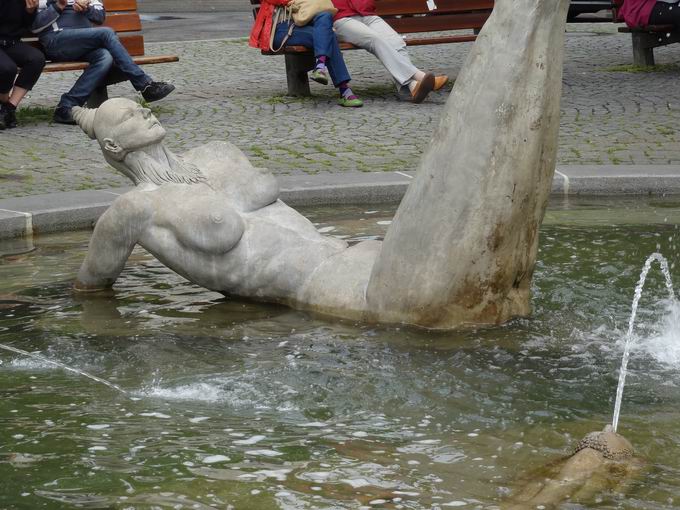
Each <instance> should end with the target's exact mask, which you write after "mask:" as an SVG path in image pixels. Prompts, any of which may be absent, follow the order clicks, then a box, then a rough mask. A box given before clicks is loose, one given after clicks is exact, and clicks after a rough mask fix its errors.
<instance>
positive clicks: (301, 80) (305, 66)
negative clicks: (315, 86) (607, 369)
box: [286, 53, 314, 96]
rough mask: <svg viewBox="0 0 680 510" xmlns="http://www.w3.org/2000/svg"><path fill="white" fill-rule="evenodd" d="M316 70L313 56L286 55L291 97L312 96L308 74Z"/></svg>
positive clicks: (287, 77)
mask: <svg viewBox="0 0 680 510" xmlns="http://www.w3.org/2000/svg"><path fill="white" fill-rule="evenodd" d="M313 68H314V56H313V55H294V54H290V53H287V54H286V79H287V80H288V95H289V96H311V95H312V92H311V91H310V90H309V79H308V78H307V72H308V71H309V70H310V69H313Z"/></svg>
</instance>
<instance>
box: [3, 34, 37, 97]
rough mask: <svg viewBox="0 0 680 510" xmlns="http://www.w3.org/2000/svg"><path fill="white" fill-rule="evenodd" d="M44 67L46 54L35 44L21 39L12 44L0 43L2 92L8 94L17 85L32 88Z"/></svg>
mask: <svg viewBox="0 0 680 510" xmlns="http://www.w3.org/2000/svg"><path fill="white" fill-rule="evenodd" d="M43 67H45V55H43V53H42V52H41V51H40V50H37V49H35V48H34V47H33V46H30V45H28V44H26V43H23V42H20V41H19V42H16V43H14V44H12V45H10V46H1V45H0V94H7V93H8V92H9V91H10V90H12V87H13V86H15V85H16V86H17V87H21V88H22V89H26V90H31V89H32V88H33V85H35V83H36V82H37V81H38V78H40V73H42V70H43ZM19 68H21V70H19ZM17 72H19V76H17ZM15 78H16V81H15Z"/></svg>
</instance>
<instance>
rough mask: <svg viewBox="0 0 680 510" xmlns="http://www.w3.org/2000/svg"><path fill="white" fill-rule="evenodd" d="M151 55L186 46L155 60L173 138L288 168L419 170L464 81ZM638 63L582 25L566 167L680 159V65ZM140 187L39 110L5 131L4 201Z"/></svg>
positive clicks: (234, 50)
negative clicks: (640, 68)
mask: <svg viewBox="0 0 680 510" xmlns="http://www.w3.org/2000/svg"><path fill="white" fill-rule="evenodd" d="M244 35H245V34H244ZM470 47H471V43H463V44H448V45H432V46H421V47H412V48H410V49H409V53H410V54H411V56H412V59H413V61H414V63H415V64H416V65H417V66H419V67H421V68H424V69H428V70H429V69H432V70H435V71H437V72H444V73H447V74H448V75H449V76H451V77H452V78H454V77H455V76H456V75H457V74H458V72H459V70H460V68H461V66H462V65H463V62H464V61H465V58H466V55H467V54H468V52H469V50H470ZM147 53H148V54H151V55H152V54H160V53H174V54H177V55H179V56H180V62H178V63H173V64H163V65H154V66H148V67H147V68H146V70H147V72H149V73H150V74H151V75H152V76H153V77H154V78H155V79H159V80H168V81H171V82H173V83H174V84H175V85H176V86H177V91H176V92H175V93H173V94H172V95H171V96H169V97H168V98H167V99H165V100H163V101H161V102H159V103H155V105H154V106H153V109H154V112H155V113H156V115H157V116H158V118H159V119H160V120H161V122H162V123H163V125H164V126H165V128H166V129H167V131H168V136H167V139H166V142H167V144H168V146H169V147H170V148H171V149H173V150H175V151H177V152H182V151H185V150H188V149H190V148H192V147H195V146H198V145H201V144H203V143H206V142H207V141H209V140H229V141H230V142H233V143H234V144H236V145H237V146H238V147H240V148H241V149H242V150H243V151H244V152H245V153H246V154H247V155H248V157H249V158H250V159H251V160H252V162H253V164H254V165H256V166H261V167H268V168H270V169H271V170H272V171H273V172H275V173H277V174H280V175H300V174H305V173H307V174H312V175H313V174H320V173H321V174H323V173H341V172H350V171H393V170H400V171H401V170H412V169H415V168H416V166H417V163H418V160H419V158H420V156H421V154H422V152H423V150H424V148H425V147H426V144H427V143H428V141H429V139H430V137H431V135H432V133H433V131H434V129H435V128H436V126H437V124H438V121H439V115H440V112H441V110H442V105H443V104H444V103H445V101H446V100H447V98H448V90H450V87H449V89H448V90H445V91H441V92H437V93H433V94H431V95H430V97H429V98H428V99H427V100H426V101H425V102H424V103H423V104H421V105H414V104H411V103H409V102H407V101H401V100H399V99H398V97H397V94H396V91H395V88H394V87H393V85H392V84H391V81H390V79H389V77H388V75H387V73H386V71H385V70H384V69H383V67H382V66H381V65H380V63H379V62H378V61H377V60H376V59H375V58H374V57H372V56H371V55H370V54H368V53H366V52H364V51H349V52H345V53H344V55H345V58H346V61H347V65H348V68H349V70H350V72H351V73H352V76H353V81H352V86H353V89H354V90H355V91H356V92H357V93H358V94H359V95H360V96H361V97H362V98H363V99H364V101H365V106H364V107H363V108H358V109H352V108H341V107H339V106H337V105H336V91H335V90H334V89H333V88H332V87H330V86H329V87H322V86H320V85H318V84H312V93H313V94H314V97H312V98H302V99H300V98H289V97H286V96H285V91H286V80H285V71H284V60H283V58H281V57H269V56H262V55H261V54H260V52H259V51H258V50H255V49H252V48H249V47H248V46H247V43H246V41H245V39H224V40H213V41H193V42H191V41H184V42H179V43H167V42H165V43H148V44H147ZM655 55H656V59H657V62H658V63H660V64H669V63H674V62H677V61H678V60H679V57H680V45H677V44H676V45H671V46H668V47H665V48H659V49H657V50H656V51H655ZM631 60H632V51H631V42H630V36H629V35H625V34H618V33H616V26H615V25H614V24H607V23H602V24H597V25H589V24H581V25H570V26H569V33H568V34H567V38H566V61H565V70H564V90H563V98H562V116H561V132H560V140H559V142H560V145H559V153H558V163H559V164H586V165H587V164H603V163H606V164H669V163H671V162H673V163H674V162H677V161H679V160H680V144H678V141H679V140H680V128H677V129H676V127H677V126H680V96H678V94H677V84H678V83H679V82H680V67H678V68H675V67H670V68H668V69H667V70H666V71H664V72H652V73H630V72H615V71H612V69H615V68H616V67H615V66H623V65H628V64H630V63H631ZM77 76H78V73H50V74H46V75H44V76H43V77H42V78H41V80H40V81H39V82H38V84H37V86H36V87H35V90H34V91H32V92H31V94H30V97H29V98H28V99H27V101H26V102H25V103H24V105H25V106H26V107H28V108H29V109H31V108H32V109H33V110H32V117H33V118H36V117H38V116H40V117H41V118H43V119H45V118H49V112H48V111H47V109H48V108H52V107H53V106H54V105H55V104H56V103H57V102H58V100H59V95H60V94H61V93H62V92H63V91H65V90H67V89H68V88H69V87H70V85H71V84H72V83H73V81H74V80H75V79H76V77H77ZM109 95H110V96H111V97H116V96H123V97H129V98H138V97H139V96H138V95H137V94H136V93H135V92H134V90H133V89H132V87H131V86H130V85H129V84H128V83H123V84H118V85H115V86H113V87H111V88H110V90H109ZM22 114H23V115H25V112H23V113H22ZM472 149H473V150H474V148H472ZM128 184H129V182H128V181H127V180H126V179H125V178H124V177H122V176H121V175H119V174H118V173H116V172H115V171H114V170H113V169H112V168H110V167H109V166H108V165H107V164H106V163H105V161H104V159H103V157H102V156H101V153H100V151H99V148H98V146H97V144H96V143H95V142H93V141H92V140H89V139H88V138H87V137H86V136H85V135H84V134H83V133H82V132H81V131H80V129H79V128H77V127H69V126H61V125H56V124H52V123H51V122H49V121H47V120H30V119H29V121H27V122H26V123H25V124H24V125H22V126H21V127H20V128H18V129H13V130H7V131H3V132H1V133H0V198H7V197H17V196H26V195H34V194H42V193H50V192H57V191H69V190H87V189H104V188H112V187H121V186H126V185H128Z"/></svg>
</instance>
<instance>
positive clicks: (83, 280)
mask: <svg viewBox="0 0 680 510" xmlns="http://www.w3.org/2000/svg"><path fill="white" fill-rule="evenodd" d="M147 210H148V209H147V207H145V200H144V199H143V198H142V197H140V194H139V193H137V192H134V191H133V192H130V193H128V194H126V195H123V196H121V197H120V198H118V199H117V200H116V201H115V202H114V203H113V204H112V205H111V207H110V208H109V209H108V210H107V211H106V212H105V213H104V214H103V215H102V216H101V218H99V221H97V225H96V226H95V229H94V233H93V234H92V238H91V239H90V246H89V248H88V251H87V256H86V257H85V260H84V261H83V264H82V265H81V266H80V270H79V271H78V277H77V278H76V281H75V284H74V288H75V289H76V290H78V291H84V292H88V291H89V292H93V291H98V290H103V289H106V288H108V287H111V286H112V285H113V284H114V283H115V281H116V279H117V278H118V275H119V274H120V273H121V271H122V270H123V267H125V262H126V261H127V259H128V257H129V256H130V253H131V252H132V249H133V248H134V247H135V244H137V242H138V240H139V238H140V236H141V233H142V232H143V231H144V229H145V228H146V224H147V222H148V219H149V217H150V214H149V213H148V212H147Z"/></svg>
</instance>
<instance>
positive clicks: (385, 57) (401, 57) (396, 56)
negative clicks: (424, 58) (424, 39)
mask: <svg viewBox="0 0 680 510" xmlns="http://www.w3.org/2000/svg"><path fill="white" fill-rule="evenodd" d="M333 5H334V6H335V7H336V8H337V9H338V12H337V14H336V15H335V18H334V20H335V21H334V23H333V28H334V29H335V34H336V35H337V37H338V40H340V42H348V43H351V44H353V45H354V46H357V47H359V48H362V49H364V50H366V51H368V52H370V53H372V54H373V55H375V57H376V58H377V59H378V60H380V62H381V63H382V65H384V66H385V69H387V71H388V72H389V73H390V74H391V75H392V78H393V79H394V81H395V82H396V83H397V88H398V89H402V88H403V87H408V91H409V94H410V97H411V100H412V101H413V102H414V103H421V102H422V101H423V100H424V99H425V98H426V97H427V95H428V94H429V93H430V92H431V91H432V90H439V89H440V88H442V87H443V86H444V85H445V84H446V82H447V81H448V80H449V77H448V76H446V75H442V76H436V77H435V76H434V75H433V74H432V73H426V72H423V71H421V70H420V69H418V68H417V67H416V66H414V65H413V63H412V62H411V59H410V58H409V56H408V53H407V52H406V43H405V42H404V39H403V38H402V37H401V36H400V35H399V34H398V33H397V32H395V30H394V29H393V28H392V27H391V26H389V25H388V24H387V23H386V22H385V20H383V19H382V18H381V17H380V16H377V15H376V9H375V1H374V0H333Z"/></svg>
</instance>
